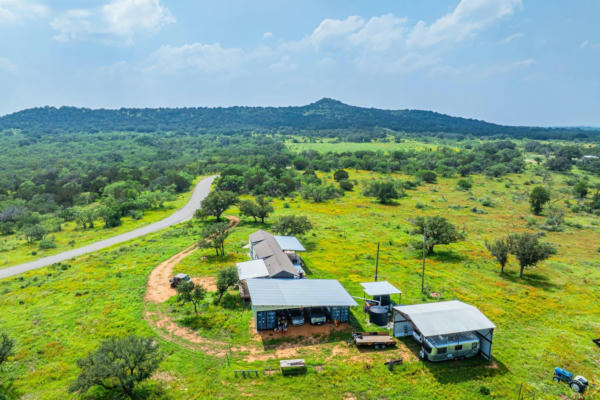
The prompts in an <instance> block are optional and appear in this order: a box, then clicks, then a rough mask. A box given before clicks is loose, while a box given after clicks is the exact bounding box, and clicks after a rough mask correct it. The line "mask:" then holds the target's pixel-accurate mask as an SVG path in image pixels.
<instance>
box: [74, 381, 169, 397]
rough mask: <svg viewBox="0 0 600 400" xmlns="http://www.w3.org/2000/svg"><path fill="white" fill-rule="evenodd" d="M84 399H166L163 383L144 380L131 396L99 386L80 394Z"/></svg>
mask: <svg viewBox="0 0 600 400" xmlns="http://www.w3.org/2000/svg"><path fill="white" fill-rule="evenodd" d="M81 398H82V399H86V400H117V399H119V400H120V399H123V400H125V399H134V400H146V399H168V396H167V393H166V391H165V389H164V387H163V385H162V384H161V383H159V382H145V383H143V384H140V385H139V386H138V387H136V388H135V390H134V392H133V396H132V397H129V396H127V395H125V394H124V393H123V392H122V391H120V390H117V389H113V390H110V389H103V388H101V387H100V386H95V387H93V388H91V389H90V390H89V391H88V392H87V393H85V394H82V395H81Z"/></svg>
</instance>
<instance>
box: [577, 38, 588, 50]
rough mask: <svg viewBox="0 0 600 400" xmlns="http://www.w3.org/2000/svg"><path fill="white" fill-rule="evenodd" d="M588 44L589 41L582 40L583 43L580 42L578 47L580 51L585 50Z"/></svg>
mask: <svg viewBox="0 0 600 400" xmlns="http://www.w3.org/2000/svg"><path fill="white" fill-rule="evenodd" d="M589 44H590V41H589V40H584V41H583V42H581V44H580V45H579V48H580V49H585V48H586V47H587V46H588V45H589Z"/></svg>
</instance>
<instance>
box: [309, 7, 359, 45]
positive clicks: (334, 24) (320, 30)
mask: <svg viewBox="0 0 600 400" xmlns="http://www.w3.org/2000/svg"><path fill="white" fill-rule="evenodd" d="M364 24H365V21H364V20H363V19H362V18H361V17H358V16H356V15H353V16H350V17H348V18H346V19H344V20H340V19H330V18H328V19H324V20H323V21H322V22H321V23H320V24H319V26H317V28H316V29H315V30H314V31H313V33H312V34H311V35H310V42H311V43H312V45H313V46H314V48H315V49H317V50H319V49H321V48H323V47H326V46H334V45H341V44H344V42H345V40H346V39H347V37H348V35H350V34H352V33H353V32H355V31H356V30H357V29H358V28H360V27H361V26H363V25H364Z"/></svg>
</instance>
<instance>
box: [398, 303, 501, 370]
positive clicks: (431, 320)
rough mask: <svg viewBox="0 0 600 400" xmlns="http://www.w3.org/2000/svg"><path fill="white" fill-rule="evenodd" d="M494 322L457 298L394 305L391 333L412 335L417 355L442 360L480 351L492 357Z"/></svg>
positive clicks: (432, 359) (483, 354)
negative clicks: (418, 352)
mask: <svg viewBox="0 0 600 400" xmlns="http://www.w3.org/2000/svg"><path fill="white" fill-rule="evenodd" d="M495 328H496V326H495V325H494V324H493V323H492V322H491V321H490V320H489V319H488V318H487V317H486V316H485V315H484V314H483V313H482V312H481V311H479V310H478V309H477V308H476V307H474V306H472V305H470V304H466V303H463V302H461V301H458V300H452V301H442V302H437V303H425V304H415V305H410V306H395V307H394V336H395V337H402V336H411V335H412V336H413V337H414V338H415V340H417V341H418V342H419V343H421V352H420V356H421V357H422V358H424V359H428V360H430V361H443V360H450V359H457V358H467V357H472V356H475V355H477V354H481V355H482V356H483V357H484V358H485V359H487V360H490V359H491V358H492V340H493V336H494V329H495Z"/></svg>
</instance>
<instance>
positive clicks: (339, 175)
mask: <svg viewBox="0 0 600 400" xmlns="http://www.w3.org/2000/svg"><path fill="white" fill-rule="evenodd" d="M348 178H350V175H348V172H346V171H345V170H343V169H338V170H337V171H335V173H334V174H333V179H335V180H336V181H337V182H340V181H343V180H347V179H348Z"/></svg>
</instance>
